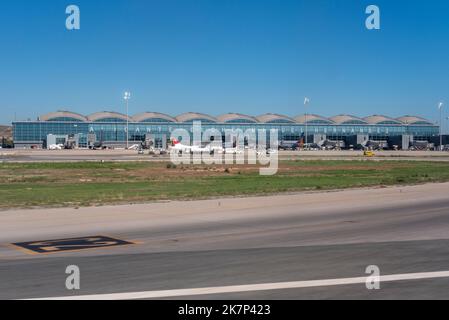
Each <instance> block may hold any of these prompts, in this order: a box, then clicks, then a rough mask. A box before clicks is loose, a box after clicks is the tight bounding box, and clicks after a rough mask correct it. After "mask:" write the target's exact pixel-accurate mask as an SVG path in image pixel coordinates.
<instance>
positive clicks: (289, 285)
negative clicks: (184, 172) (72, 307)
mask: <svg viewBox="0 0 449 320" xmlns="http://www.w3.org/2000/svg"><path fill="white" fill-rule="evenodd" d="M448 277H449V271H440V272H423V273H406V274H396V275H386V276H380V282H381V283H382V282H393V281H404V280H422V279H435V278H448ZM367 279H368V277H357V278H341V279H327V280H311V281H294V282H277V283H263V284H249V285H239V286H223V287H209V288H193V289H176V290H162V291H143V292H126V293H113V294H96V295H85V296H65V297H53V298H40V299H29V300H136V299H157V298H176V297H188V296H200V295H212V294H222V293H237V292H253V291H268V290H280V289H300V288H312V287H328V286H341V285H350V284H361V283H363V284H365V283H366V282H367Z"/></svg>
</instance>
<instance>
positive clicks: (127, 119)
mask: <svg viewBox="0 0 449 320" xmlns="http://www.w3.org/2000/svg"><path fill="white" fill-rule="evenodd" d="M123 99H125V101H126V150H128V148H129V99H131V92H129V91H126V92H125V96H124V97H123Z"/></svg>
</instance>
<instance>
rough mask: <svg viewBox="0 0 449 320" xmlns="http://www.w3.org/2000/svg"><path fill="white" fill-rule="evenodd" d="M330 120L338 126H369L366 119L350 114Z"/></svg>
mask: <svg viewBox="0 0 449 320" xmlns="http://www.w3.org/2000/svg"><path fill="white" fill-rule="evenodd" d="M329 120H331V121H333V122H335V123H336V124H345V123H360V124H367V122H366V121H365V120H364V119H362V118H359V117H356V116H353V115H350V114H339V115H337V116H334V117H331V118H329Z"/></svg>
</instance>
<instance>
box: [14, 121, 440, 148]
mask: <svg viewBox="0 0 449 320" xmlns="http://www.w3.org/2000/svg"><path fill="white" fill-rule="evenodd" d="M201 125H202V129H203V131H204V130H207V129H212V128H214V129H217V130H219V131H220V132H222V133H223V136H224V135H225V130H228V129H231V130H238V129H240V130H243V131H246V130H247V129H255V130H258V129H265V130H267V131H269V130H271V129H277V130H278V131H279V139H280V140H281V141H298V140H299V139H301V137H302V136H304V134H305V131H306V126H305V125H304V124H299V123H287V122H285V123H284V122H282V121H275V123H273V122H270V123H250V122H249V121H244V120H240V121H239V120H232V122H229V123H213V122H211V121H210V120H207V122H205V121H203V122H202V123H201ZM179 128H183V129H185V130H187V131H189V132H192V130H193V124H192V121H188V122H186V123H179V122H170V121H167V120H164V119H161V118H157V119H147V120H145V122H134V121H130V122H129V135H128V136H129V141H132V142H139V141H143V140H144V139H145V134H147V133H148V134H153V135H155V136H156V137H162V136H163V135H165V136H166V137H170V135H171V133H172V132H173V131H174V130H175V129H179ZM307 132H308V134H309V135H314V134H321V135H326V136H327V137H328V139H330V140H344V139H345V138H346V137H348V136H355V135H368V136H369V137H370V139H371V140H386V139H388V138H389V137H398V136H402V135H413V136H414V138H415V140H429V139H430V138H431V137H434V136H438V134H439V127H438V126H436V125H432V124H430V123H427V122H424V123H417V124H398V123H381V124H361V123H346V124H334V123H328V124H325V123H314V122H311V123H310V124H308V125H307ZM49 134H53V135H75V134H78V135H80V136H87V135H88V134H95V136H96V140H97V141H101V142H104V143H122V142H125V141H126V121H124V120H122V119H101V121H95V122H89V121H87V122H83V121H79V120H75V119H70V118H57V119H50V120H47V121H35V122H33V121H26V122H14V123H13V137H14V143H15V144H16V145H20V144H23V145H26V144H36V145H41V144H45V140H46V138H47V135H49Z"/></svg>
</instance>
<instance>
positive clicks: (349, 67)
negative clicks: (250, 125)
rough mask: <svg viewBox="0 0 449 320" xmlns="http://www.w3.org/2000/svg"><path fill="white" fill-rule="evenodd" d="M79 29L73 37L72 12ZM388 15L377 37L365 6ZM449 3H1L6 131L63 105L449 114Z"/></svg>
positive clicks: (0, 76)
mask: <svg viewBox="0 0 449 320" xmlns="http://www.w3.org/2000/svg"><path fill="white" fill-rule="evenodd" d="M69 4H76V5H78V6H79V7H80V10H81V30H79V31H67V30H66V29H65V19H66V14H65V8H66V6H67V5H69ZM369 4H376V5H378V6H379V7H380V9H381V30H380V31H368V30H367V29H366V28H365V27H364V26H365V19H366V14H365V8H366V6H367V5H369ZM448 17H449V1H447V0H431V1H422V0H419V1H408V0H394V1H391V0H387V1H383V0H382V1H379V0H374V1H357V0H303V1H300V0H281V1H279V0H113V1H111V0H71V1H61V0H40V1H29V0H14V1H13V0H4V1H2V2H1V4H0V40H1V43H2V45H1V50H0V84H1V86H0V88H1V89H0V92H1V96H2V98H1V100H0V101H1V102H0V106H1V109H2V118H1V119H0V123H9V122H11V121H12V120H13V119H14V117H16V118H17V119H18V120H25V119H28V118H31V119H35V118H36V117H37V116H38V115H39V114H43V113H46V112H50V111H55V110H58V109H69V110H72V111H76V112H79V113H83V114H89V113H92V112H95V111H101V110H113V111H119V112H123V111H124V104H123V100H122V95H123V92H124V91H125V90H127V89H129V90H131V91H132V93H133V97H132V100H131V104H130V113H131V114H135V113H139V112H142V111H158V112H165V113H169V114H172V115H177V114H180V113H183V112H186V111H197V112H205V113H210V114H213V115H218V114H222V113H225V112H240V113H246V114H251V115H259V114H262V113H266V112H273V113H282V114H287V115H292V116H294V115H298V114H301V113H303V112H304V107H303V104H302V103H303V100H304V96H309V97H310V98H311V99H312V103H311V105H310V107H309V108H310V112H313V113H317V114H321V115H324V116H332V115H336V114H341V113H350V114H355V115H359V116H366V115H370V114H374V113H376V114H387V115H391V116H401V115H404V114H416V115H422V116H425V117H427V118H430V119H432V120H434V121H436V120H437V119H438V112H437V103H438V101H439V100H443V101H445V102H446V106H447V107H448V108H449V20H448Z"/></svg>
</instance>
